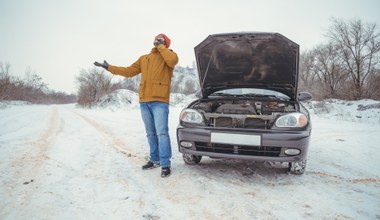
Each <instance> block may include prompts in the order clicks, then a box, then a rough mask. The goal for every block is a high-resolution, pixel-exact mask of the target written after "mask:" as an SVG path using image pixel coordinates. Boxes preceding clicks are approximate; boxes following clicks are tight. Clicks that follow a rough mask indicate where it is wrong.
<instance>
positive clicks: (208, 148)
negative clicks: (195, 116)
mask: <svg viewBox="0 0 380 220" xmlns="http://www.w3.org/2000/svg"><path fill="white" fill-rule="evenodd" d="M215 133H217V134H222V136H223V135H225V136H226V141H225V143H222V142H223V141H220V140H218V141H216V142H215V138H214V139H213V138H212V136H213V134H215ZM231 134H232V135H235V136H231ZM214 136H215V135H214ZM230 137H232V138H230ZM235 137H243V138H246V137H248V138H249V137H254V139H252V138H251V139H247V140H252V141H247V142H245V143H243V142H244V140H239V139H235ZM229 139H231V140H229ZM309 140H310V129H306V130H302V131H284V130H249V131H247V130H244V131H242V130H236V131H231V130H226V129H215V128H207V129H205V128H185V127H182V126H178V127H177V141H178V148H179V151H180V152H181V153H184V154H193V155H201V156H209V157H215V158H231V159H247V160H255V161H274V162H296V161H302V160H305V159H306V156H307V151H308V147H309ZM235 141H236V143H234V142H235ZM252 142H254V144H251V143H252ZM184 143H186V144H184ZM184 145H185V146H184ZM289 149H295V150H299V152H300V153H299V154H297V155H289V154H286V153H285V152H287V150H289Z"/></svg>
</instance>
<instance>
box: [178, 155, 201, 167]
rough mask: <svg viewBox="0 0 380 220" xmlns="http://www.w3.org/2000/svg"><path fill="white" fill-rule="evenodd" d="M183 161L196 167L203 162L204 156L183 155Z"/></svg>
mask: <svg viewBox="0 0 380 220" xmlns="http://www.w3.org/2000/svg"><path fill="white" fill-rule="evenodd" d="M182 158H183V161H185V163H186V164H189V165H196V164H198V163H199V162H201V160H202V156H198V155H192V154H182Z"/></svg>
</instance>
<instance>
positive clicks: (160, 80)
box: [94, 34, 178, 177]
mask: <svg viewBox="0 0 380 220" xmlns="http://www.w3.org/2000/svg"><path fill="white" fill-rule="evenodd" d="M153 44H154V47H153V48H152V50H151V51H150V53H149V54H146V55H142V56H141V57H140V58H139V59H138V60H137V61H136V62H134V63H133V64H132V65H131V66H129V67H119V66H113V65H110V64H108V63H107V61H104V62H103V63H98V62H95V63H94V64H95V65H96V66H100V67H103V68H104V69H106V70H108V71H109V72H111V73H112V74H116V75H121V76H124V77H133V76H135V75H137V74H139V73H141V81H140V88H139V101H140V109H141V116H142V119H143V121H144V125H145V131H146V135H147V139H148V143H149V147H150V158H149V161H148V162H147V164H145V165H144V166H142V169H143V170H147V169H152V168H156V167H159V166H161V167H162V168H161V177H168V176H169V175H170V174H171V163H170V158H171V156H172V150H171V144H170V137H169V132H168V130H169V129H168V115H169V97H170V83H171V77H172V75H173V69H174V66H175V65H176V64H177V63H178V56H177V54H176V53H174V52H173V51H172V50H170V49H169V46H170V39H169V38H168V37H167V36H166V35H165V34H159V35H157V36H156V37H155V38H154V42H153Z"/></svg>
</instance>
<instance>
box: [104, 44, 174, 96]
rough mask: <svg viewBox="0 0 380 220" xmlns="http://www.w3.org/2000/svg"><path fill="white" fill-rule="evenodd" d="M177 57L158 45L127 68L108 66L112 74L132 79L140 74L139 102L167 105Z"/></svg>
mask: <svg viewBox="0 0 380 220" xmlns="http://www.w3.org/2000/svg"><path fill="white" fill-rule="evenodd" d="M177 63H178V56H177V54H176V53H174V52H173V51H172V50H170V49H168V48H166V47H165V46H164V45H162V44H160V45H158V46H157V47H154V48H153V49H152V50H151V52H150V53H149V54H146V55H142V56H141V57H140V58H139V59H138V60H137V61H136V62H134V63H133V64H132V65H131V66H129V67H119V66H113V65H109V66H108V71H110V72H111V73H112V74H116V75H121V76H124V77H133V76H135V75H137V74H139V73H141V81H140V88H139V98H140V102H151V101H160V102H166V103H169V97H170V83H171V78H172V76H173V69H174V66H175V65H176V64H177Z"/></svg>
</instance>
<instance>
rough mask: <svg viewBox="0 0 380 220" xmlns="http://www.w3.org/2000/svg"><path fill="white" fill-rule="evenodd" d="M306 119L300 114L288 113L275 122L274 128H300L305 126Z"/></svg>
mask: <svg viewBox="0 0 380 220" xmlns="http://www.w3.org/2000/svg"><path fill="white" fill-rule="evenodd" d="M307 122H308V120H307V117H306V115H304V114H302V113H290V114H286V115H283V116H280V117H279V118H278V119H277V120H276V126H277V127H279V128H302V127H305V126H306V125H307Z"/></svg>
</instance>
